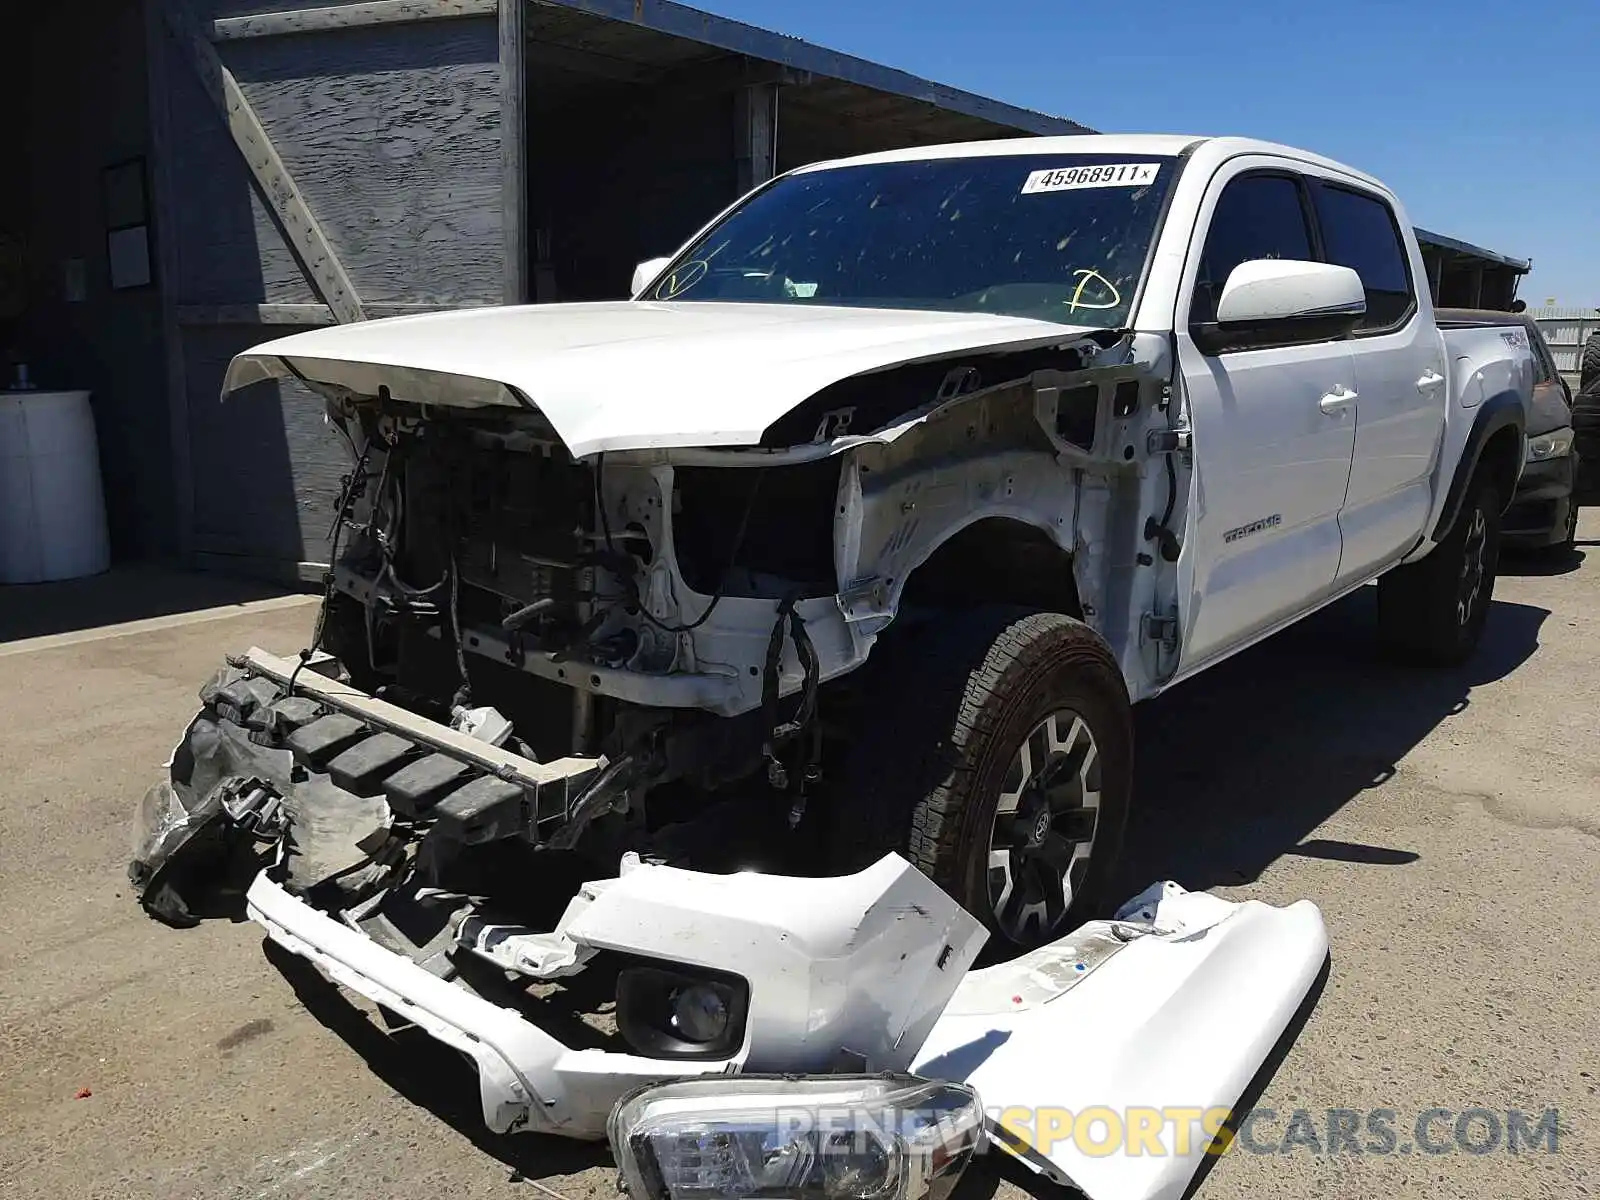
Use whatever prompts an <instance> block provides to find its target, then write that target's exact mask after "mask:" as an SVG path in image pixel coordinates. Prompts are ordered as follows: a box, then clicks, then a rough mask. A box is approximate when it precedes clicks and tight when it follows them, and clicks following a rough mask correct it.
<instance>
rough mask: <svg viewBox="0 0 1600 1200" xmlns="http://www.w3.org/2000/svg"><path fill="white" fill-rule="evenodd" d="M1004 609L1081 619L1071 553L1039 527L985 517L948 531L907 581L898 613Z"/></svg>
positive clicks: (1018, 520)
mask: <svg viewBox="0 0 1600 1200" xmlns="http://www.w3.org/2000/svg"><path fill="white" fill-rule="evenodd" d="M996 605H1009V606H1015V607H1018V608H1031V609H1037V610H1041V611H1045V612H1059V613H1062V614H1064V615H1066V616H1069V617H1075V618H1077V619H1078V620H1082V619H1083V601H1082V599H1081V598H1080V597H1079V594H1078V580H1077V575H1076V573H1075V570H1074V560H1073V555H1072V552H1071V551H1070V550H1068V549H1067V548H1066V547H1064V546H1062V545H1061V543H1060V542H1059V541H1057V540H1056V537H1055V535H1054V533H1053V532H1052V531H1051V530H1050V529H1049V528H1047V527H1045V526H1043V525H1038V524H1034V523H1032V522H1029V521H1026V520H1023V519H1021V518H1019V517H1014V516H1007V515H999V514H993V513H990V514H985V515H982V516H979V517H978V518H977V519H975V520H973V521H970V522H968V523H967V524H966V525H963V526H962V527H960V528H959V529H957V530H955V531H953V532H952V533H951V534H949V536H947V537H946V538H945V539H944V540H943V541H941V542H939V543H938V545H936V546H935V547H934V548H933V549H932V551H931V552H930V553H929V554H928V555H927V556H926V557H925V558H923V560H922V561H921V562H919V563H918V564H917V565H916V566H915V567H913V568H912V569H911V570H910V571H909V572H908V573H907V575H906V579H905V583H904V585H903V587H902V589H901V592H900V596H899V603H898V606H897V607H898V610H899V611H901V612H904V611H906V610H907V609H912V610H916V609H930V608H939V609H971V608H979V607H993V606H996Z"/></svg>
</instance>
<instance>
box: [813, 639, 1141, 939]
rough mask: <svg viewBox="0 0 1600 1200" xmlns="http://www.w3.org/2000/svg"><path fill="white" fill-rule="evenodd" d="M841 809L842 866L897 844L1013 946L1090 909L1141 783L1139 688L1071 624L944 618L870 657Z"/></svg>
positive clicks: (836, 839)
mask: <svg viewBox="0 0 1600 1200" xmlns="http://www.w3.org/2000/svg"><path fill="white" fill-rule="evenodd" d="M864 670H866V671H867V672H869V675H868V679H867V682H866V687H865V692H866V697H865V698H866V700H867V703H866V705H865V706H864V710H863V717H864V719H863V722H862V724H861V726H860V727H859V728H858V729H857V730H856V733H855V737H854V740H853V742H852V744H851V746H850V749H849V751H848V753H847V754H846V757H845V762H844V764H843V772H842V776H843V777H842V779H841V781H840V787H839V788H838V790H837V792H836V794H835V797H834V803H833V805H832V811H831V814H830V821H829V824H830V830H829V835H830V836H829V841H830V843H831V848H832V853H831V858H832V860H833V865H834V867H835V869H837V870H841V871H849V870H857V869H860V868H861V867H863V866H865V865H867V864H868V863H870V862H872V861H874V860H875V859H876V858H878V857H879V856H881V855H882V854H884V853H885V852H887V851H889V850H897V851H899V852H900V853H901V854H903V855H905V856H906V857H907V858H908V859H909V860H910V861H911V862H913V863H914V864H915V865H916V866H918V867H919V868H921V869H922V870H923V871H924V872H926V873H927V874H928V875H929V876H930V877H932V879H933V880H934V881H935V882H936V883H938V884H939V885H940V886H941V887H943V888H944V889H945V890H946V891H947V892H949V893H950V895H951V896H952V897H953V898H954V899H956V900H957V901H959V902H960V903H961V904H962V906H963V907H965V908H966V909H967V910H968V911H969V912H971V913H973V914H974V915H975V916H978V917H980V918H981V919H982V920H983V921H984V922H985V924H987V925H988V926H989V929H990V931H991V932H992V933H993V934H994V935H996V936H997V938H999V939H1000V940H1001V941H1002V942H1004V943H1007V944H1009V945H1010V946H1011V947H1013V948H1016V949H1026V948H1029V947H1033V946H1038V945H1041V944H1043V943H1045V942H1048V941H1051V940H1053V939H1055V938H1058V937H1060V936H1061V935H1062V934H1064V933H1066V932H1067V931H1068V930H1070V929H1072V928H1074V927H1075V926H1076V925H1078V924H1080V923H1081V922H1082V921H1083V920H1085V919H1087V918H1088V917H1089V916H1090V915H1092V912H1093V909H1094V906H1095V904H1096V903H1097V902H1098V900H1099V898H1100V896H1101V893H1102V892H1103V890H1104V887H1105V885H1106V883H1107V881H1108V879H1109V876H1110V873H1111V870H1112V868H1113V866H1114V865H1115V860H1116V857H1117V854H1118V852H1119V850H1120V848H1121V842H1122V833H1123V827H1124V825H1125V824H1126V822H1127V814H1128V805H1129V798H1130V794H1131V791H1132V769H1133V732H1132V714H1131V706H1130V704H1129V699H1128V693H1127V688H1126V686H1125V684H1124V683H1123V679H1122V673H1121V671H1120V670H1119V668H1118V667H1117V663H1116V660H1115V658H1113V656H1112V654H1111V652H1110V650H1109V648H1108V647H1107V646H1106V644H1105V642H1104V641H1102V640H1101V638H1100V637H1099V636H1098V635H1097V634H1095V632H1094V631H1093V630H1091V629H1090V628H1089V627H1088V626H1087V625H1085V624H1083V622H1081V621H1077V620H1074V619H1073V618H1071V617H1068V616H1065V615H1062V614H1059V613H1048V612H1034V611H1028V610H1021V611H1019V610H1016V609H983V610H977V611H962V612H951V613H946V614H941V615H939V616H936V617H934V618H932V619H931V620H929V621H927V622H926V623H924V624H923V625H922V626H920V627H918V628H915V629H904V630H896V631H895V632H894V633H893V634H892V635H890V636H887V637H886V638H885V639H884V640H883V641H882V642H881V643H880V644H879V646H878V647H877V648H875V650H874V652H873V657H872V660H871V661H870V662H869V663H868V665H867V667H866V668H864Z"/></svg>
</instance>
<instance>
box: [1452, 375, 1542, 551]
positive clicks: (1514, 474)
mask: <svg viewBox="0 0 1600 1200" xmlns="http://www.w3.org/2000/svg"><path fill="white" fill-rule="evenodd" d="M1526 425H1527V415H1526V409H1525V407H1524V405H1523V402H1522V397H1521V396H1519V395H1518V394H1517V393H1516V392H1511V391H1506V392H1499V393H1497V394H1496V395H1493V396H1490V397H1489V398H1488V399H1487V400H1485V401H1484V402H1483V403H1482V404H1481V405H1479V407H1478V412H1477V415H1476V416H1475V417H1474V418H1473V422H1472V431H1471V432H1470V433H1469V434H1468V435H1467V442H1466V445H1465V446H1463V447H1462V450H1461V457H1460V458H1459V459H1458V460H1457V461H1456V469H1455V473H1454V474H1453V475H1452V476H1451V479H1450V490H1449V491H1448V492H1447V493H1446V498H1445V505H1444V510H1443V511H1442V512H1441V513H1440V514H1439V520H1438V523H1437V524H1435V525H1434V527H1433V532H1432V534H1431V537H1432V540H1433V541H1435V542H1439V541H1443V540H1444V538H1445V535H1447V534H1448V533H1449V532H1450V529H1451V527H1452V526H1454V525H1455V522H1456V518H1457V516H1459V515H1460V513H1461V502H1462V500H1463V499H1465V497H1466V494H1467V488H1468V487H1469V486H1470V485H1471V483H1472V481H1473V480H1474V479H1475V478H1477V477H1478V474H1479V472H1480V471H1483V472H1486V473H1487V474H1488V477H1489V479H1490V480H1491V482H1493V483H1494V485H1495V489H1496V493H1497V495H1498V496H1499V498H1500V506H1501V510H1502V511H1504V510H1505V508H1506V507H1508V506H1509V505H1510V504H1511V497H1512V494H1513V493H1514V492H1515V491H1516V487H1517V479H1518V478H1519V477H1520V476H1521V474H1522V454H1523V445H1522V443H1523V438H1524V429H1525V428H1526Z"/></svg>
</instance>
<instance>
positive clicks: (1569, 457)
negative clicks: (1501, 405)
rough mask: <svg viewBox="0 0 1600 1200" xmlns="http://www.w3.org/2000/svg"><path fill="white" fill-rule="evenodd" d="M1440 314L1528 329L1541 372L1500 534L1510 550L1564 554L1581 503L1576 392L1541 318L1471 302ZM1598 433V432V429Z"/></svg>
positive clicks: (1460, 321)
mask: <svg viewBox="0 0 1600 1200" xmlns="http://www.w3.org/2000/svg"><path fill="white" fill-rule="evenodd" d="M1437 316H1438V321H1439V324H1440V325H1441V326H1450V325H1504V324H1506V323H1507V321H1508V320H1511V321H1517V322H1519V323H1520V324H1521V325H1522V327H1523V328H1524V329H1525V330H1527V333H1528V345H1529V347H1530V348H1531V349H1532V350H1533V358H1534V362H1536V363H1537V364H1538V377H1537V378H1536V379H1535V380H1534V385H1533V399H1532V402H1531V403H1530V404H1529V406H1528V413H1527V420H1528V428H1527V434H1528V441H1527V451H1526V458H1525V460H1524V463H1523V468H1522V479H1521V480H1520V481H1519V482H1518V484H1517V490H1516V493H1515V495H1514V496H1513V497H1512V500H1511V507H1510V508H1508V509H1507V510H1506V513H1505V516H1504V517H1503V518H1502V522H1503V524H1502V527H1501V537H1502V539H1503V541H1504V544H1505V546H1506V548H1507V549H1508V550H1509V549H1516V550H1529V551H1538V552H1540V553H1545V554H1549V555H1551V556H1552V557H1555V558H1564V557H1566V556H1567V555H1568V554H1570V553H1571V552H1572V546H1573V542H1574V541H1575V540H1576V539H1577V535H1578V506H1579V503H1580V501H1579V500H1578V498H1577V497H1576V496H1575V494H1574V491H1573V488H1574V484H1575V481H1576V473H1577V472H1576V467H1577V460H1576V456H1575V455H1574V453H1573V445H1574V441H1575V433H1574V430H1573V412H1572V402H1573V397H1572V389H1571V388H1570V387H1568V386H1567V381H1566V380H1564V379H1562V378H1561V375H1560V373H1559V372H1558V371H1557V370H1556V360H1555V357H1554V356H1553V355H1552V354H1551V353H1550V347H1549V346H1547V345H1546V344H1545V340H1544V335H1543V334H1542V333H1540V332H1539V326H1538V323H1537V322H1535V321H1534V319H1533V318H1532V317H1531V316H1529V315H1528V314H1527V313H1525V312H1524V313H1503V312H1489V311H1480V310H1478V309H1468V308H1442V309H1440V310H1439V311H1438V314H1437ZM1596 433H1600V429H1597V430H1596ZM1597 453H1600V450H1597ZM1587 503H1591V504H1592V503H1594V501H1593V500H1590V501H1587Z"/></svg>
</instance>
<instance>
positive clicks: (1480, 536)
mask: <svg viewBox="0 0 1600 1200" xmlns="http://www.w3.org/2000/svg"><path fill="white" fill-rule="evenodd" d="M1499 563H1500V499H1499V496H1498V495H1497V494H1496V492H1495V490H1494V488H1493V487H1492V486H1491V485H1490V484H1489V483H1488V482H1487V481H1486V480H1485V479H1484V478H1483V477H1482V476H1479V477H1478V478H1477V479H1475V480H1473V482H1472V484H1471V485H1470V487H1469V488H1468V491H1467V494H1466V496H1464V497H1463V498H1462V501H1461V511H1460V512H1459V513H1457V514H1456V520H1455V524H1454V525H1452V526H1451V528H1450V532H1449V533H1448V534H1446V535H1445V538H1444V541H1442V542H1440V543H1439V544H1438V545H1437V546H1435V547H1434V548H1433V550H1432V552H1431V553H1429V554H1428V556H1427V557H1426V558H1423V559H1420V560H1418V561H1417V562H1414V563H1408V564H1406V565H1405V566H1401V567H1396V568H1394V569H1393V570H1392V571H1390V572H1388V573H1387V574H1385V575H1382V576H1380V577H1379V579H1378V639H1379V642H1380V643H1381V645H1382V646H1383V648H1384V650H1385V651H1386V652H1387V653H1388V655H1389V656H1390V657H1391V658H1394V659H1397V660H1399V661H1403V662H1414V663H1420V664H1425V665H1429V666H1455V665H1458V664H1460V663H1463V662H1465V661H1466V660H1467V659H1468V658H1470V657H1471V656H1472V653H1473V651H1475V650H1476V649H1477V648H1478V643H1479V641H1480V640H1481V639H1482V637H1483V627H1484V623H1485V622H1486V621H1487V620H1488V617H1489V605H1490V602H1491V601H1492V600H1493V598H1494V582H1495V574H1496V571H1497V570H1498V568H1499Z"/></svg>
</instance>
